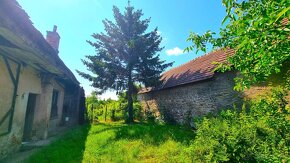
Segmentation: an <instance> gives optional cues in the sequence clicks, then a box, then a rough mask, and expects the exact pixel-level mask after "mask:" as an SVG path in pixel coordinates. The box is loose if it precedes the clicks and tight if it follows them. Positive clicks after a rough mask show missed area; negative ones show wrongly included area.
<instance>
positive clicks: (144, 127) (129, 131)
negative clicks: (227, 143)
mask: <svg viewBox="0 0 290 163" xmlns="http://www.w3.org/2000/svg"><path fill="white" fill-rule="evenodd" d="M97 125H99V126H100V125H101V126H104V128H103V129H102V130H98V131H94V132H92V133H90V134H99V133H101V132H107V131H113V132H114V133H115V137H114V138H113V139H112V140H113V141H118V140H122V139H126V140H142V141H143V142H144V143H146V144H150V145H156V146H158V145H160V144H161V143H164V142H165V141H166V140H169V139H170V140H173V141H175V142H179V143H182V144H189V143H190V142H191V141H192V140H194V138H195V133H194V132H193V131H192V130H191V129H189V128H185V127H182V126H177V125H159V124H154V123H135V124H129V125H127V124H122V125H114V124H105V123H100V124H97Z"/></svg>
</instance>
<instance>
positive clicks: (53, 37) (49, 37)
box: [46, 25, 60, 53]
mask: <svg viewBox="0 0 290 163" xmlns="http://www.w3.org/2000/svg"><path fill="white" fill-rule="evenodd" d="M59 40H60V37H59V35H58V33H57V26H56V25H54V26H53V31H47V34H46V41H47V42H48V43H49V44H50V45H51V46H52V47H53V49H54V50H55V51H56V52H57V53H58V47H59Z"/></svg>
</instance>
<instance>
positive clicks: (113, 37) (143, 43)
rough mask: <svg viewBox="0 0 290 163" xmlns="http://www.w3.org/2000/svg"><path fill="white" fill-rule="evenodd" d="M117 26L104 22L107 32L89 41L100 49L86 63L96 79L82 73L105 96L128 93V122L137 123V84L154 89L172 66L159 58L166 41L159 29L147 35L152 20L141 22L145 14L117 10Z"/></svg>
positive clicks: (94, 36) (137, 11) (115, 12)
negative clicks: (134, 100) (134, 102)
mask: <svg viewBox="0 0 290 163" xmlns="http://www.w3.org/2000/svg"><path fill="white" fill-rule="evenodd" d="M113 12H114V18H115V22H112V21H110V20H108V19H105V20H103V24H104V27H105V32H100V33H95V34H93V35H92V36H93V38H94V40H95V41H87V42H88V43H89V44H90V45H91V46H93V47H94V48H95V49H96V54H95V55H90V56H86V58H87V60H82V62H83V63H84V65H85V66H86V67H87V69H88V70H89V71H91V72H92V74H93V75H91V74H87V73H84V72H80V71H78V73H79V74H80V75H81V76H82V77H84V78H86V79H88V80H89V81H91V82H92V86H93V87H95V88H97V89H99V90H100V91H101V92H103V91H106V90H109V89H111V90H116V91H117V92H118V91H121V92H122V91H126V92H127V100H128V110H127V111H128V119H127V122H128V123H130V122H133V100H132V95H133V94H134V83H142V84H144V86H146V87H154V86H156V85H157V84H158V83H159V79H160V75H161V73H162V72H163V71H164V70H165V69H166V68H167V67H169V66H171V65H172V63H165V61H161V60H160V58H159V55H158V54H157V53H158V52H160V51H161V50H162V49H163V47H160V43H161V41H162V38H161V36H160V35H158V33H157V28H155V29H154V30H153V31H151V32H147V31H146V30H147V28H148V25H149V22H150V19H145V20H140V19H141V17H142V15H143V13H142V10H136V11H135V10H134V7H132V6H130V2H128V6H127V7H126V8H125V12H124V13H123V14H122V13H121V12H120V10H119V8H117V7H116V6H113Z"/></svg>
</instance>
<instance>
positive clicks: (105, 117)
mask: <svg viewBox="0 0 290 163" xmlns="http://www.w3.org/2000/svg"><path fill="white" fill-rule="evenodd" d="M107 109H108V107H107V105H106V110H105V122H106V121H107Z"/></svg>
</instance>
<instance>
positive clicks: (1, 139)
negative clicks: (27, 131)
mask: <svg viewBox="0 0 290 163" xmlns="http://www.w3.org/2000/svg"><path fill="white" fill-rule="evenodd" d="M9 63H10V66H11V69H12V71H13V72H16V64H13V62H9ZM13 89H14V86H13V84H12V81H11V79H10V76H9V73H8V70H7V68H6V66H5V63H4V61H3V59H2V57H1V56H0V119H1V118H2V117H3V116H4V115H5V114H6V113H7V111H8V110H9V109H10V108H11V103H12V96H13ZM53 89H56V90H58V91H59V96H58V116H57V117H56V118H54V119H50V112H51V100H52V92H53ZM29 93H33V94H37V101H36V107H35V112H34V120H33V126H32V132H31V136H32V139H33V140H38V139H46V138H47V136H48V135H50V132H51V133H52V132H54V131H55V130H56V128H57V127H59V125H60V123H61V120H62V110H63V109H62V108H63V99H64V89H63V86H61V85H60V84H59V83H58V82H56V81H55V80H54V79H53V78H49V79H45V80H43V79H42V77H41V75H40V74H39V73H38V71H36V70H35V69H33V68H32V67H30V66H23V65H22V67H21V70H20V76H19V83H18V90H17V96H16V102H15V108H14V115H13V120H12V128H11V132H9V133H8V134H5V135H2V136H0V159H1V158H3V157H5V156H6V155H7V154H9V153H11V152H14V151H17V150H18V149H19V147H20V145H21V142H22V137H23V131H24V125H25V115H26V109H27V102H28V97H29ZM8 125H9V118H7V119H6V120H5V122H4V123H3V124H2V125H1V126H0V129H1V130H3V132H4V131H8Z"/></svg>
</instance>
